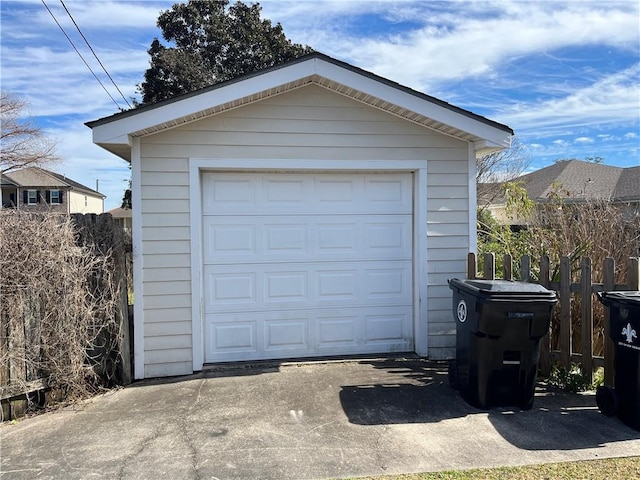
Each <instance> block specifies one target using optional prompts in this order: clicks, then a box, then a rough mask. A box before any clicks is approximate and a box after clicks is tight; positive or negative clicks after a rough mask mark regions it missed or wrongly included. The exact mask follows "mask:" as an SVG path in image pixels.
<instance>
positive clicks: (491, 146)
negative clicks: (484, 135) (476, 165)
mask: <svg viewBox="0 0 640 480" xmlns="http://www.w3.org/2000/svg"><path fill="white" fill-rule="evenodd" d="M511 140H512V137H511V135H507V138H506V139H505V142H504V143H501V144H496V143H493V142H490V141H488V140H481V141H477V142H473V148H474V150H475V152H476V156H477V157H482V156H484V155H489V154H490V153H493V152H497V151H500V150H504V149H505V148H509V147H511Z"/></svg>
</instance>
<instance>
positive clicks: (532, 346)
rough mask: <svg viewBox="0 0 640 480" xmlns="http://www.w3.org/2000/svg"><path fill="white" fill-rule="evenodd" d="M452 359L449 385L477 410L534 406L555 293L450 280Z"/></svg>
mask: <svg viewBox="0 0 640 480" xmlns="http://www.w3.org/2000/svg"><path fill="white" fill-rule="evenodd" d="M449 288H451V289H452V290H453V316H454V318H455V319H456V325H457V326H456V359H455V360H453V361H452V362H450V364H449V380H450V383H451V385H452V386H453V387H454V388H457V389H459V390H460V393H461V394H462V397H463V398H464V399H465V400H466V401H467V403H469V404H470V405H473V406H475V407H479V408H482V409H486V408H491V407H497V406H517V407H520V408H522V409H525V410H528V409H530V408H531V407H532V406H533V398H534V389H535V383H536V377H537V369H538V359H539V357H540V339H541V338H542V337H543V336H545V335H546V333H547V332H548V331H549V324H550V321H551V312H552V310H553V306H554V305H555V304H556V302H557V299H556V293H555V292H553V291H550V290H547V289H546V288H544V287H543V286H541V285H537V284H534V283H524V282H514V281H507V280H464V281H462V280H459V279H457V278H454V279H452V280H449Z"/></svg>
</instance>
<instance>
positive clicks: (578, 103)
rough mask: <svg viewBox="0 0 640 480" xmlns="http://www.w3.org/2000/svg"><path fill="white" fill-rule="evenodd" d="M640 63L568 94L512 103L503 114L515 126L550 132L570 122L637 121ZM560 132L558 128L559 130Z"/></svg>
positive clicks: (589, 124)
mask: <svg viewBox="0 0 640 480" xmlns="http://www.w3.org/2000/svg"><path fill="white" fill-rule="evenodd" d="M639 76H640V63H638V64H636V65H634V66H633V67H631V68H628V69H625V70H623V71H621V72H617V73H615V74H612V75H609V76H606V77H603V78H602V79H600V80H599V81H597V82H596V83H594V84H592V85H589V86H587V87H586V88H582V89H579V90H577V91H575V92H574V93H572V94H571V95H568V96H566V97H562V98H558V99H552V100H547V101H543V102H539V101H537V100H536V99H533V100H530V101H527V102H520V103H516V104H513V105H509V106H507V107H506V108H504V109H503V110H502V111H501V112H500V113H499V116H500V118H502V119H503V120H504V121H506V122H507V123H509V124H510V125H511V126H512V127H516V126H518V127H519V128H520V129H527V130H533V129H535V130H537V131H539V132H541V134H543V133H544V131H545V129H546V131H547V133H548V134H553V133H552V132H553V131H554V130H555V129H556V128H557V127H560V128H563V127H564V126H566V125H569V124H570V125H573V126H585V127H587V126H602V125H603V124H607V123H617V124H620V123H625V122H626V123H629V122H637V121H638V116H639V114H640V106H639V104H638V98H639V95H640V87H639V86H638V83H637V78H638V77H639ZM556 133H557V132H556Z"/></svg>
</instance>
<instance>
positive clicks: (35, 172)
mask: <svg viewBox="0 0 640 480" xmlns="http://www.w3.org/2000/svg"><path fill="white" fill-rule="evenodd" d="M2 179H3V180H2V182H3V185H5V183H4V182H5V179H7V180H9V181H10V182H11V184H12V185H14V186H16V187H21V188H28V187H54V188H55V187H58V188H64V189H70V190H74V191H78V192H80V193H84V194H88V195H93V196H94V197H99V198H106V195H103V194H102V193H100V192H98V191H96V190H92V189H91V188H89V187H85V186H84V185H82V184H80V183H78V182H76V181H74V180H71V179H70V178H67V177H65V176H64V175H60V174H59V173H55V172H51V171H49V170H45V169H44V168H40V167H28V168H23V169H22V170H15V171H13V172H8V173H4V174H2Z"/></svg>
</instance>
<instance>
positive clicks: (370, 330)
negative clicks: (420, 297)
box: [365, 312, 409, 345]
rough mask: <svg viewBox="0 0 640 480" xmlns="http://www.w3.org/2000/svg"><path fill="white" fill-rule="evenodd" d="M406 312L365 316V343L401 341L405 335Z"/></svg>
mask: <svg viewBox="0 0 640 480" xmlns="http://www.w3.org/2000/svg"><path fill="white" fill-rule="evenodd" d="M407 314H408V312H387V313H377V314H375V315H367V316H366V317H365V325H366V327H365V328H366V339H367V344H369V345H371V344H374V343H382V344H391V343H394V342H401V341H402V340H403V339H404V338H405V336H406V335H407V333H408V332H407V331H406V325H407V323H408V320H409V318H408V315H407Z"/></svg>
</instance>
